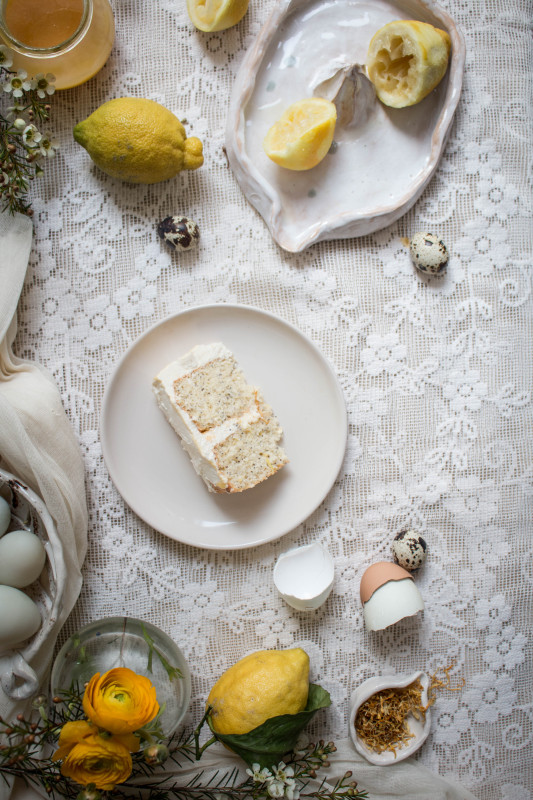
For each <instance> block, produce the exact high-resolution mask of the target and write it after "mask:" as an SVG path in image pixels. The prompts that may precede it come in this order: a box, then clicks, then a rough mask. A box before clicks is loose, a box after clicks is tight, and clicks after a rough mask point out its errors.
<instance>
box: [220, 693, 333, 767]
mask: <svg viewBox="0 0 533 800" xmlns="http://www.w3.org/2000/svg"><path fill="white" fill-rule="evenodd" d="M330 705H331V698H330V696H329V692H326V690H325V689H323V688H322V687H321V686H317V684H315V683H311V684H309V695H308V697H307V705H306V707H305V708H304V710H303V711H300V712H299V713H298V714H282V715H281V716H279V717H272V718H271V719H267V720H266V722H263V724H262V725H259V727H257V728H254V729H253V731H249V733H241V734H222V733H217V732H216V731H215V730H213V725H212V721H211V717H208V718H207V721H208V723H209V727H210V728H211V730H212V731H213V733H214V734H215V736H216V738H217V739H219V741H221V742H222V743H223V744H225V745H227V747H229V748H230V750H233V752H234V753H237V755H239V756H240V757H241V758H242V759H244V761H246V763H247V764H248V766H250V767H251V766H252V764H259V765H260V767H266V768H267V769H272V767H273V766H277V765H278V763H279V762H280V761H281V760H282V758H283V756H284V755H285V754H286V753H290V752H291V751H292V750H293V749H294V747H295V745H296V741H297V739H298V736H299V735H300V733H301V732H302V731H303V729H304V728H305V726H306V725H307V724H308V723H309V722H310V721H311V718H312V717H313V716H314V715H315V714H316V712H317V711H318V710H319V709H321V708H327V706H330Z"/></svg>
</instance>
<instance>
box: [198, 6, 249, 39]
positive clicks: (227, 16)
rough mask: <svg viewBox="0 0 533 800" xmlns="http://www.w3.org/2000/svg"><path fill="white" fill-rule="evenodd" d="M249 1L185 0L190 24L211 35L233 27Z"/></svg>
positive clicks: (240, 17) (244, 11)
mask: <svg viewBox="0 0 533 800" xmlns="http://www.w3.org/2000/svg"><path fill="white" fill-rule="evenodd" d="M248 2H249V0H187V11H188V12H189V17H190V18H191V21H192V23H193V24H194V25H195V26H196V27H197V28H198V30H200V31H204V32H205V33H213V32H214V31H225V30H226V29H227V28H231V27H233V25H236V24H237V23H238V22H240V21H241V19H242V18H243V17H244V15H245V14H246V12H247V10H248Z"/></svg>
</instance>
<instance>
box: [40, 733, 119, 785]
mask: <svg viewBox="0 0 533 800" xmlns="http://www.w3.org/2000/svg"><path fill="white" fill-rule="evenodd" d="M67 724H69V723H67ZM74 724H76V723H74ZM60 750H61V748H60ZM60 750H58V751H57V752H56V753H54V756H53V758H54V760H56V759H57V757H58V753H59V752H60ZM131 770H132V761H131V756H130V754H129V751H128V749H127V748H126V747H124V745H123V744H122V743H121V742H120V741H119V740H118V739H116V738H115V737H113V736H111V737H105V736H102V735H100V734H99V733H92V734H90V735H88V736H84V737H83V738H82V739H81V740H80V741H78V742H77V743H76V744H74V745H73V746H72V747H71V748H70V750H69V752H68V753H67V754H66V755H65V756H64V757H63V763H62V764H61V774H62V775H63V776H64V777H65V778H71V779H72V780H73V781H76V783H79V784H81V785H82V786H88V785H89V784H90V783H93V784H94V785H95V786H96V788H97V789H105V790H106V791H111V790H112V789H114V788H115V785H116V784H117V783H123V782H124V781H125V780H127V779H128V778H129V776H130V775H131Z"/></svg>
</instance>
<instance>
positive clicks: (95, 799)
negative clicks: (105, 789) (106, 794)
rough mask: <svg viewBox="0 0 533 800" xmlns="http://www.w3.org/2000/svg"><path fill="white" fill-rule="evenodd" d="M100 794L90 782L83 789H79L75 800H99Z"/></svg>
mask: <svg viewBox="0 0 533 800" xmlns="http://www.w3.org/2000/svg"><path fill="white" fill-rule="evenodd" d="M101 796H102V795H101V794H100V792H99V791H98V789H97V788H96V786H95V785H94V783H90V784H89V785H88V786H86V787H85V789H82V790H81V792H80V793H79V794H78V795H77V797H76V800H100V798H101Z"/></svg>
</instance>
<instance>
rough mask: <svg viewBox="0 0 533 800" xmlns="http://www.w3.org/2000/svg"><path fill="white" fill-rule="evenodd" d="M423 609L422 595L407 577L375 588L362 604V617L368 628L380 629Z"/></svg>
mask: <svg viewBox="0 0 533 800" xmlns="http://www.w3.org/2000/svg"><path fill="white" fill-rule="evenodd" d="M423 610H424V601H423V599H422V595H421V594H420V592H419V591H418V588H417V586H416V585H415V583H414V581H413V579H412V578H411V577H409V578H405V579H404V580H399V581H398V580H391V581H388V582H387V583H384V584H383V585H382V586H380V587H379V588H378V589H376V591H375V592H374V593H373V595H372V597H371V598H370V599H369V600H367V602H366V603H365V604H364V606H363V618H364V620H365V625H366V627H367V628H368V630H370V631H380V630H382V629H383V628H388V627H389V625H394V624H395V623H396V622H399V621H400V620H401V619H403V618H404V617H412V616H414V614H418V612H419V611H423Z"/></svg>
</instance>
